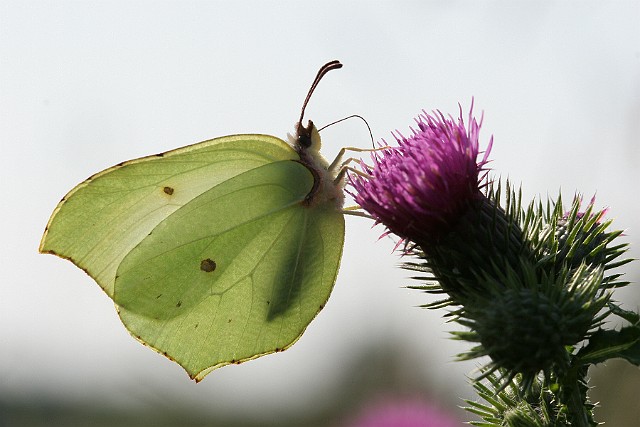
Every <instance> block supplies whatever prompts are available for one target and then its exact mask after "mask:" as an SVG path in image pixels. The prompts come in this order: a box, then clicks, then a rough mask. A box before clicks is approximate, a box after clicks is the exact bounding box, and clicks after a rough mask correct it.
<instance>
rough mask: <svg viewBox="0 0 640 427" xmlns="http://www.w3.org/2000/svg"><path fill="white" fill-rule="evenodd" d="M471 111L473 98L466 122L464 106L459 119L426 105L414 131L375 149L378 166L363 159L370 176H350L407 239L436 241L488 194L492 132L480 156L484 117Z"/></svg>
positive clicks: (380, 216) (373, 208) (362, 198)
mask: <svg viewBox="0 0 640 427" xmlns="http://www.w3.org/2000/svg"><path fill="white" fill-rule="evenodd" d="M472 112H473V102H472V105H471V109H470V111H469V121H468V124H465V122H464V119H463V117H462V107H460V116H459V118H458V119H457V120H454V118H453V117H451V116H449V117H448V118H447V117H445V116H444V115H443V114H442V113H441V112H440V111H436V112H434V113H433V114H431V115H430V114H428V113H427V112H425V111H424V110H423V114H421V115H420V116H419V117H418V118H417V119H416V123H417V126H418V128H417V129H412V131H413V135H412V136H411V137H409V138H405V137H403V136H402V135H400V133H399V132H397V136H395V135H394V136H395V138H396V141H397V142H398V146H397V147H390V148H385V149H383V150H380V151H377V152H374V153H373V154H372V159H373V166H368V165H366V164H365V163H363V162H361V168H362V171H363V172H364V173H365V174H366V175H368V176H361V175H355V174H352V175H351V176H350V185H351V186H352V187H353V189H354V190H355V192H354V193H352V195H353V196H354V198H355V201H356V203H358V204H359V205H360V206H361V207H362V208H363V209H364V210H365V211H367V212H368V213H369V214H370V215H372V216H373V217H374V218H375V219H376V221H377V222H378V223H382V224H384V225H385V226H386V227H387V229H388V230H389V232H393V233H395V234H397V235H398V236H400V237H401V238H403V239H408V240H410V241H413V242H417V243H419V244H420V245H425V244H429V243H435V242H437V241H438V240H439V238H440V237H442V236H443V235H444V234H446V233H447V232H448V231H450V230H451V228H452V227H453V226H454V225H455V223H456V222H457V220H458V219H459V218H460V216H462V215H463V214H464V213H465V212H466V211H467V209H468V208H469V206H470V205H471V204H472V203H473V202H475V201H477V200H480V199H482V198H483V197H484V196H483V195H482V192H481V189H482V188H483V187H484V185H486V168H485V165H486V164H487V162H488V160H487V159H488V155H489V152H490V150H491V145H492V143H493V137H492V138H491V139H490V140H489V146H488V148H487V150H486V151H485V152H484V156H483V157H482V159H481V160H480V161H478V160H477V158H478V154H479V153H480V151H479V143H478V134H479V132H480V127H481V125H482V119H481V120H480V122H478V121H476V119H475V118H474V117H473V116H472ZM483 172H484V173H483Z"/></svg>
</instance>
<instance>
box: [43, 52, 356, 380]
mask: <svg viewBox="0 0 640 427" xmlns="http://www.w3.org/2000/svg"><path fill="white" fill-rule="evenodd" d="M341 67H342V64H341V63H340V62H339V61H331V62H328V63H327V64H325V65H324V66H323V67H321V68H320V70H319V71H318V74H317V76H316V78H315V80H314V82H313V84H312V86H311V88H310V90H309V92H308V94H307V97H306V99H305V101H304V104H303V108H302V112H301V114H300V120H299V121H298V123H297V125H296V132H295V135H294V136H293V137H291V136H290V138H289V139H290V141H289V142H285V141H284V140H282V139H280V138H277V137H274V136H269V135H257V134H246V135H230V136H224V137H220V138H215V139H211V140H208V141H204V142H200V143H197V144H194V145H189V146H186V147H182V148H178V149H175V150H172V151H167V152H164V153H160V154H156V155H152V156H147V157H142V158H139V159H135V160H130V161H127V162H123V163H120V164H117V165H115V166H113V167H111V168H108V169H106V170H104V171H102V172H99V173H97V174H95V175H93V176H91V177H90V178H88V179H87V180H85V181H84V182H82V183H80V184H78V185H77V186H76V187H75V188H73V189H72V190H71V191H70V192H69V193H68V194H67V195H66V196H64V197H63V199H62V200H61V201H60V202H59V204H58V205H57V207H56V208H55V210H54V211H53V214H52V215H51V218H50V220H49V223H48V225H47V227H46V229H45V232H44V236H43V237H42V241H41V243H40V248H39V250H40V252H42V253H50V254H54V255H57V256H59V257H61V258H65V259H68V260H70V261H71V262H72V263H74V264H75V265H76V266H77V267H79V268H81V269H82V270H84V271H85V272H86V273H87V274H88V275H89V276H91V277H92V278H93V279H94V280H95V281H96V282H97V283H98V284H99V285H100V287H101V288H102V289H103V290H104V291H105V293H106V294H107V295H108V296H109V297H110V298H111V299H112V300H113V302H114V303H115V306H116V309H117V312H118V315H119V316H120V319H121V320H122V322H123V324H124V325H125V326H126V328H127V329H128V330H129V332H130V333H131V335H132V336H134V337H135V338H136V339H138V340H139V341H140V342H142V343H143V344H145V345H147V346H149V347H151V348H153V349H154V350H156V351H157V352H159V353H161V354H163V355H165V356H166V357H168V358H169V359H171V360H173V361H175V362H177V363H178V364H180V365H181V366H182V367H183V368H184V369H185V370H186V371H187V373H188V374H189V376H190V377H191V378H193V379H195V380H196V381H200V380H201V379H202V378H204V376H206V375H207V374H208V373H209V372H211V371H212V370H214V369H216V368H219V367H221V366H224V365H228V364H238V363H241V362H244V361H247V360H251V359H254V358H257V357H260V356H263V355H266V354H270V353H274V352H279V351H283V350H286V349H287V348H289V347H290V346H291V345H293V344H294V343H295V342H296V341H297V340H298V339H299V338H300V336H301V335H302V333H303V332H304V330H305V329H306V327H307V326H308V325H309V323H310V322H311V321H312V320H313V319H314V317H315V316H316V315H317V314H318V312H319V311H320V310H322V308H323V307H324V305H325V303H326V302H327V299H328V298H329V295H330V293H331V291H332V289H333V286H334V283H335V281H336V277H337V274H338V269H339V265H340V259H341V256H342V247H343V243H344V212H343V209H342V207H343V202H344V192H343V187H344V179H343V174H342V173H341V172H340V168H339V167H338V162H339V159H336V161H334V162H333V163H332V164H329V163H328V162H327V161H326V160H325V159H324V158H323V157H322V155H321V154H320V145H321V144H320V136H319V133H318V130H317V128H316V127H315V126H314V124H313V123H312V122H311V121H308V124H307V125H306V126H305V125H303V123H302V122H303V118H304V110H305V108H306V105H307V103H308V101H309V99H310V97H311V94H312V93H313V91H314V89H315V88H316V86H317V85H318V83H319V82H320V80H321V79H322V78H323V76H324V75H325V74H327V73H328V72H329V71H331V70H334V69H338V68H341Z"/></svg>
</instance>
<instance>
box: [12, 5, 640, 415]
mask: <svg viewBox="0 0 640 427" xmlns="http://www.w3.org/2000/svg"><path fill="white" fill-rule="evenodd" d="M639 19H640V2H638V1H627V2H625V1H610V2H602V1H580V2H577V1H576V2H572V1H565V2H550V1H531V2H528V1H521V2H506V1H505V2H490V1H474V2H468V1H467V2H465V1H446V2H443V1H442V2H441V1H438V2H435V1H393V2H392V1H387V2H375V1H372V2H365V1H353V2H348V1H332V0H324V1H322V2H313V3H312V2H301V1H289V2H262V1H252V2H247V1H235V2H222V1H220V2H215V1H158V0H155V1H134V2H132V1H110V2H98V1H57V2H49V1H30V0H19V1H17V0H16V1H10V0H4V1H2V2H0V144H1V147H2V151H1V152H2V157H1V158H2V166H1V167H0V176H1V181H0V182H1V185H2V190H3V192H4V194H5V197H4V199H3V200H2V209H0V216H1V221H0V227H1V234H0V236H1V238H0V242H1V243H0V251H1V252H0V259H2V268H0V426H2V427H5V426H44V425H48V426H76V425H78V426H79V425H89V424H90V425H94V426H109V425H132V426H133V425H148V424H150V423H153V424H155V425H158V426H171V425H181V426H196V425H197V426H205V425H206V426H218V425H225V426H301V425H305V426H346V427H349V426H355V425H358V426H365V425H371V424H367V422H366V419H367V411H372V410H374V411H375V410H382V411H384V410H386V409H389V413H392V412H393V411H394V410H399V411H400V412H403V413H405V414H406V412H407V411H409V410H407V409H406V408H407V407H411V408H413V409H412V410H415V411H414V412H416V413H419V414H422V415H423V416H424V418H423V420H425V419H427V418H428V417H429V416H431V415H429V414H432V415H433V414H436V413H437V414H439V415H438V416H442V417H444V418H447V417H448V418H449V419H450V420H451V423H452V424H451V425H462V423H463V422H464V421H468V420H470V419H472V417H471V416H470V415H468V414H466V413H465V412H464V411H463V410H462V409H460V408H459V407H460V406H463V405H464V402H463V400H462V399H465V398H467V399H469V398H474V394H473V392H472V389H471V387H470V385H469V383H468V376H469V375H473V372H474V369H476V368H477V366H478V364H477V363H476V362H465V363H460V362H454V359H455V355H456V354H457V353H459V352H461V351H463V350H464V349H465V348H466V345H465V344H463V343H459V342H455V341H452V340H450V339H448V337H449V335H448V331H451V330H453V329H455V325H451V324H446V323H445V321H444V320H443V318H442V315H443V314H445V312H444V311H427V310H424V309H421V308H418V307H417V306H418V305H420V304H424V303H427V302H430V301H432V298H431V297H429V296H426V295H424V294H421V293H419V292H417V291H412V290H408V289H405V288H404V287H403V286H406V285H409V284H411V282H410V280H409V279H408V276H409V272H406V271H403V270H401V269H399V268H397V266H398V264H399V263H400V262H401V259H400V258H399V256H398V255H397V254H396V253H393V247H394V242H393V241H391V240H390V239H381V240H378V237H379V235H380V234H381V233H382V232H383V229H382V228H381V227H373V228H372V223H371V222H369V221H367V220H365V219H363V218H355V217H348V218H347V219H346V221H347V236H346V245H345V250H344V258H343V260H342V267H341V270H340V274H339V277H338V281H337V284H336V287H335V290H334V293H333V295H332V296H331V299H330V301H329V303H328V305H327V307H326V308H325V309H324V310H323V311H322V313H320V315H319V316H318V317H317V318H316V320H315V321H314V322H313V323H312V324H311V325H310V327H309V328H308V330H307V332H306V333H305V335H304V336H303V337H302V338H301V339H300V341H299V342H298V343H297V344H296V345H294V346H293V347H292V348H291V349H289V350H288V351H286V352H284V353H279V354H275V355H271V356H267V357H263V358H261V359H258V360H255V361H252V362H248V363H246V364H243V365H240V366H230V367H225V368H222V369H220V370H218V371H214V372H213V373H212V374H210V375H209V376H208V377H207V378H205V380H204V381H202V382H201V383H199V384H195V383H194V382H192V381H190V380H189V378H188V377H187V375H186V374H185V373H184V372H183V371H182V369H181V368H180V367H179V366H178V365H176V364H174V363H172V362H170V361H169V360H167V359H165V358H163V357H162V356H160V355H158V354H156V353H154V352H153V351H151V350H149V349H148V348H145V347H144V346H142V345H140V344H139V343H138V342H136V341H135V340H134V339H132V338H131V337H130V336H129V335H128V333H127V331H126V330H125V329H124V327H123V326H122V325H121V324H120V322H119V320H118V317H117V315H116V312H115V310H114V308H113V305H112V303H111V302H110V300H109V298H107V297H106V296H105V295H104V294H103V292H102V291H101V290H100V288H99V287H98V286H97V285H96V284H95V283H93V281H92V280H91V279H90V278H89V277H88V276H86V275H85V274H84V273H83V272H82V271H80V270H79V269H77V268H75V267H74V266H73V265H72V264H71V263H69V262H66V261H63V260H61V259H58V258H55V257H53V256H45V255H39V254H38V253H37V248H38V244H39V240H40V237H41V234H42V232H43V230H44V227H45V224H46V223H47V220H48V218H49V215H50V214H51V212H52V210H53V208H54V207H55V206H56V204H57V202H58V201H59V200H60V198H61V197H62V196H63V195H64V194H65V193H66V192H67V191H68V190H70V189H71V188H72V187H73V186H74V185H75V184H77V183H79V182H80V181H82V180H84V179H85V178H87V177H88V176H90V175H91V174H93V173H95V172H97V171H100V170H102V169H104V168H106V167H109V166H112V165H114V164H116V163H119V162H121V161H123V160H128V159H132V158H136V157H140V156H143V155H148V154H153V153H158V152H162V151H166V150H169V149H172V148H176V147H179V146H183V145H187V144H191V143H194V142H197V141H201V140H205V139H209V138H212V137H216V136H222V135H228V134H235V133H265V134H271V135H277V136H281V137H284V136H285V135H286V134H287V132H291V131H292V130H293V125H294V123H295V121H296V120H297V118H298V115H299V111H300V107H301V104H302V101H303V99H304V96H305V95H306V93H307V90H308V88H309V85H310V83H311V80H312V79H313V77H314V75H315V73H316V71H317V69H318V67H319V66H320V65H322V64H324V63H325V62H327V61H329V60H332V59H339V60H341V61H342V62H343V63H344V64H345V66H344V68H343V69H342V70H340V71H337V72H332V73H330V74H329V75H328V76H327V78H326V79H325V80H324V81H323V82H322V84H321V85H320V87H319V89H318V90H317V91H316V94H315V95H314V97H313V99H312V100H311V103H310V105H309V108H308V109H307V117H308V118H311V119H313V120H314V122H315V123H317V124H318V125H322V124H326V123H328V122H331V121H334V120H337V119H340V118H342V117H345V116H347V115H351V114H360V115H362V116H363V117H365V118H366V119H367V121H368V122H369V124H370V126H371V128H372V130H373V134H374V137H375V138H376V140H379V139H381V138H387V139H390V132H391V131H392V130H395V129H398V130H400V131H403V132H405V133H406V132H407V131H408V127H409V126H410V125H411V124H412V122H413V117H415V116H416V115H417V114H418V113H419V112H420V111H421V109H426V110H432V109H440V110H442V111H443V112H445V113H451V114H454V115H457V114H458V103H461V105H462V108H463V109H464V111H467V109H468V108H469V106H470V103H471V99H472V97H475V109H476V112H477V113H478V114H480V113H481V112H482V111H484V125H483V130H482V133H481V138H482V143H483V144H486V142H487V141H488V139H489V137H490V136H491V135H494V138H495V143H494V148H493V154H492V158H493V159H494V160H493V162H492V164H491V166H492V168H493V174H494V176H497V177H500V176H501V177H503V178H506V177H508V178H510V179H511V180H512V181H514V182H515V183H517V184H520V183H521V184H522V185H523V190H524V195H525V200H530V199H531V198H533V197H542V198H545V199H546V197H547V196H552V197H555V196H556V195H557V194H558V191H562V193H563V194H564V195H565V197H566V198H567V200H569V199H571V197H572V196H573V194H574V193H575V192H576V191H578V192H580V193H582V194H584V195H585V196H586V197H591V196H592V195H594V194H595V195H596V196H597V203H596V205H597V206H598V207H606V206H609V207H610V210H609V215H610V216H611V217H614V218H615V219H616V222H615V223H614V225H615V226H616V227H617V228H622V229H625V230H626V237H625V238H626V240H627V241H628V242H630V243H631V244H632V246H631V251H630V256H631V257H634V258H640V249H639V248H640V220H639V219H638V218H640V203H639V202H638V199H637V197H638V196H637V193H636V191H637V189H636V184H637V183H638V182H639V181H640V168H638V165H639V164H640V148H639V147H640V138H639V136H638V135H639V134H640V26H638V21H639ZM322 136H323V142H324V147H323V151H324V153H325V155H326V157H327V158H333V156H335V154H336V153H337V151H338V150H339V149H340V148H341V147H343V146H358V147H366V146H368V145H370V139H369V134H368V132H367V129H366V127H365V126H364V125H363V124H362V123H361V122H360V121H357V120H352V121H346V122H342V123H340V124H339V125H336V126H333V127H331V128H329V129H327V130H325V131H323V134H322ZM639 265H640V264H638V263H637V262H636V263H635V264H631V265H630V266H627V268H626V270H625V271H626V273H627V278H628V279H629V280H631V281H633V282H636V283H637V282H638V281H639V280H640V277H639V276H640V275H639V272H640V270H639V267H638V266H639ZM616 299H617V300H619V301H623V305H624V306H625V307H627V308H629V309H638V306H639V305H640V292H639V291H638V287H637V285H632V286H629V287H628V288H626V289H623V290H621V291H618V292H617V293H616ZM591 374H592V377H593V381H592V383H591V385H592V386H594V389H593V390H592V394H591V396H592V398H593V400H594V401H599V402H600V403H601V408H600V409H599V412H598V419H599V421H606V422H607V423H608V425H612V426H617V427H627V426H628V427H631V426H637V425H638V423H637V420H638V419H640V405H638V403H639V402H638V399H639V398H638V396H640V370H639V369H637V368H634V367H632V366H630V365H628V364H626V363H624V362H618V361H613V362H610V363H607V364H606V365H605V366H598V367H596V368H595V369H593V370H592V371H591ZM403 405H404V406H403ZM407 405H408V406H407ZM372 408H373V409H372ZM381 408H382V409H381ZM385 408H386V409H385ZM394 408H395V409H394ZM398 408H400V409H398ZM402 408H405V409H402ZM427 413H428V414H427ZM425 414H426V415H425ZM422 415H421V416H422ZM433 416H434V417H435V415H433ZM374 418H375V417H374ZM363 420H364V421H363ZM358 423H359V424H358ZM397 425H407V426H409V425H414V424H411V423H410V422H409V421H405V422H404V424H397ZM415 425H427V424H426V422H422V424H415ZM432 425H439V426H445V425H448V424H446V423H445V422H444V421H440V423H439V424H438V423H437V422H436V423H433V424H432Z"/></svg>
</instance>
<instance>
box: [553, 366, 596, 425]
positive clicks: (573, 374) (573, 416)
mask: <svg viewBox="0 0 640 427" xmlns="http://www.w3.org/2000/svg"><path fill="white" fill-rule="evenodd" d="M587 369H588V367H587V366H581V367H573V368H571V369H569V370H568V371H567V372H566V373H565V375H562V376H561V380H560V387H561V390H560V398H561V400H562V401H563V403H564V405H565V407H566V410H567V418H568V420H569V422H570V423H571V426H572V427H594V426H597V425H598V424H597V423H596V422H595V421H594V419H593V416H592V413H591V407H592V405H590V404H589V403H588V402H587V389H588V387H587V385H586V374H587Z"/></svg>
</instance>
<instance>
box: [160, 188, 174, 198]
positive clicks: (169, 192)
mask: <svg viewBox="0 0 640 427" xmlns="http://www.w3.org/2000/svg"><path fill="white" fill-rule="evenodd" d="M162 191H164V194H168V195H169V196H171V195H172V194H173V191H174V190H173V188H172V187H164V188H163V189H162Z"/></svg>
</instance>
